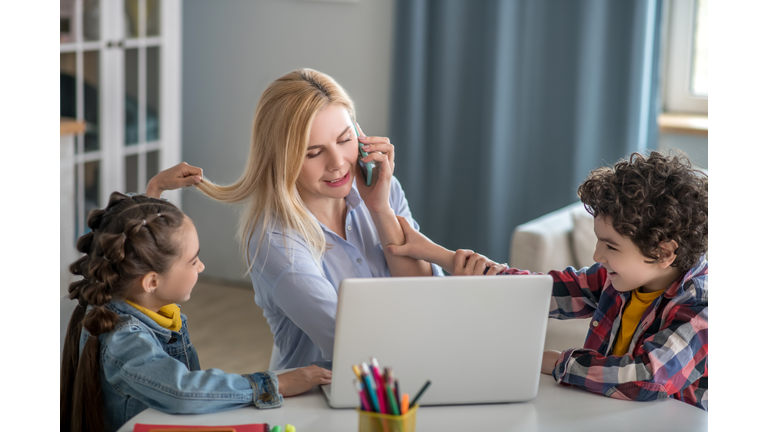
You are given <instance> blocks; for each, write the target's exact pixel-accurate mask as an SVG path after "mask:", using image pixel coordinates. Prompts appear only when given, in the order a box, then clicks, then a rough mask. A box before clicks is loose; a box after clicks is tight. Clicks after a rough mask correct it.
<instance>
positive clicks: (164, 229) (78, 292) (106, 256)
mask: <svg viewBox="0 0 768 432" xmlns="http://www.w3.org/2000/svg"><path fill="white" fill-rule="evenodd" d="M183 221H184V213H182V212H181V210H179V209H178V208H177V207H176V206H174V205H173V204H171V203H169V202H167V201H164V200H160V199H156V198H150V197H147V196H144V195H137V196H134V197H129V196H127V195H123V194H121V193H119V192H113V193H112V195H110V197H109V204H108V205H107V208H105V209H96V210H93V211H92V212H91V213H90V214H89V215H88V228H90V229H91V231H90V232H89V233H87V234H85V235H83V236H82V237H80V238H79V239H78V240H77V250H78V251H80V252H82V253H84V254H85V255H83V256H82V257H81V258H80V259H78V260H77V261H75V262H74V263H72V265H70V267H69V270H70V271H71V272H72V273H73V274H75V275H77V276H82V279H80V280H77V281H75V282H72V283H71V284H70V285H69V298H71V299H74V300H77V301H78V305H77V307H76V308H75V311H74V312H73V313H72V318H71V319H70V321H69V326H68V328H67V336H66V339H65V343H64V352H63V356H62V357H63V358H62V363H61V401H60V402H61V430H62V431H70V430H71V431H103V430H104V412H103V409H104V408H103V404H102V403H101V385H100V370H99V351H100V350H99V335H100V334H102V333H108V332H110V331H112V330H113V329H114V327H115V325H116V324H117V322H118V318H119V317H118V315H117V314H116V313H114V312H112V311H111V310H109V309H107V308H106V307H105V306H106V304H107V303H109V302H110V301H111V300H112V299H115V298H122V297H123V296H124V294H125V293H126V292H127V291H128V289H129V287H131V286H132V285H134V284H135V283H136V282H137V281H139V280H140V279H141V278H142V277H143V276H144V275H146V274H147V273H150V272H153V271H154V272H157V273H159V274H163V273H165V272H166V271H167V270H168V269H169V268H170V267H171V265H172V264H173V262H174V260H175V259H176V258H177V257H178V255H179V252H180V245H179V241H178V239H177V238H176V235H177V233H178V229H179V228H180V227H181V226H182V223H183ZM88 306H91V309H90V310H87V314H86V308H87V307H88ZM82 328H85V329H86V330H88V333H90V337H89V338H88V341H87V342H86V344H85V347H84V348H83V352H82V354H81V355H79V356H78V350H79V342H80V331H81V329H82ZM96 401H98V402H96ZM94 402H95V403H94Z"/></svg>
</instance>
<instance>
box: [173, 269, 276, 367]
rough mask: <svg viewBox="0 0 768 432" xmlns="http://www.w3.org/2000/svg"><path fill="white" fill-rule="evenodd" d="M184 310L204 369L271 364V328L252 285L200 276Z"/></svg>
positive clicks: (182, 305)
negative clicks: (254, 297) (254, 294)
mask: <svg viewBox="0 0 768 432" xmlns="http://www.w3.org/2000/svg"><path fill="white" fill-rule="evenodd" d="M181 312H182V313H184V314H185V315H186V316H187V327H188V328H189V336H190V338H191V339H192V344H193V345H194V346H195V348H196V349H197V353H198V355H199V356H200V366H201V367H202V369H209V368H217V369H221V370H223V371H224V372H229V373H239V374H243V373H254V372H262V371H265V370H267V369H268V368H269V358H270V356H271V354H272V344H273V339H272V332H271V331H270V330H269V325H268V324H267V320H266V319H265V318H264V315H263V313H262V310H261V308H260V307H258V306H257V305H256V303H254V301H253V288H252V287H251V286H250V285H245V284H242V285H236V284H226V283H222V282H219V281H216V280H211V279H204V278H202V277H201V278H200V280H199V281H198V282H197V285H195V289H194V290H193V291H192V296H191V298H190V299H189V301H187V302H185V303H182V304H181Z"/></svg>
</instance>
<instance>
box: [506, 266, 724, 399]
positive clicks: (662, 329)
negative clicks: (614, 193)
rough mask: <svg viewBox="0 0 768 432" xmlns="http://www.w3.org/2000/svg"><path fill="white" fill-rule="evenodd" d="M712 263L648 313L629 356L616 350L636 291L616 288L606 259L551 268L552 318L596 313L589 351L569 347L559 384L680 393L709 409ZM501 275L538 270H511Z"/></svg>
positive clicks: (625, 392)
mask: <svg viewBox="0 0 768 432" xmlns="http://www.w3.org/2000/svg"><path fill="white" fill-rule="evenodd" d="M707 267H708V266H707V260H706V259H705V258H704V256H702V257H701V258H700V259H699V262H698V263H697V264H696V265H695V266H694V268H692V269H691V270H689V271H688V272H687V273H686V274H685V275H683V276H682V277H681V278H680V279H678V280H677V281H675V282H674V283H673V284H672V286H670V287H669V288H668V289H667V291H666V292H665V293H664V294H663V295H661V296H660V297H658V298H657V299H656V300H654V302H653V303H652V304H651V306H649V307H648V309H647V310H646V311H645V313H644V314H643V317H642V318H641V320H640V324H639V325H638V326H637V330H635V334H634V336H633V337H632V341H631V342H630V345H629V350H628V351H627V354H625V355H623V356H615V355H610V353H611V351H612V350H613V345H614V343H615V342H616V336H617V334H618V331H619V327H620V325H621V315H622V311H623V310H624V306H625V305H626V304H627V302H628V301H629V300H630V298H631V293H630V292H625V293H621V292H618V291H616V290H615V289H614V288H613V285H611V283H610V281H609V280H608V277H607V273H608V272H607V270H606V269H605V268H604V267H603V266H602V265H601V264H599V263H597V264H594V265H592V266H591V267H585V268H583V269H581V270H576V269H574V268H573V267H568V268H567V269H565V271H562V272H559V271H551V272H549V275H551V276H552V277H553V278H554V286H553V289H552V305H551V307H550V312H549V316H550V317H551V318H557V319H571V318H591V319H592V323H591V324H590V326H589V332H588V333H587V339H586V341H585V342H584V348H580V349H569V350H566V351H563V353H562V354H561V355H560V358H559V359H558V361H557V365H556V366H555V369H554V370H553V371H552V376H553V377H554V378H555V380H557V382H558V383H561V384H564V385H575V386H579V387H581V388H584V389H586V390H589V391H591V392H594V393H600V394H604V395H606V396H609V397H612V398H616V399H623V400H636V401H651V400H657V399H664V398H667V397H670V398H675V399H678V400H681V401H683V402H686V403H689V404H691V405H695V406H697V407H699V408H702V409H704V410H707V409H708V407H707V401H708V395H707V389H708V382H707V380H708V376H709V373H708V368H707V354H708V351H709V341H708V337H707V331H708V330H707V328H708V325H707V314H708V309H707V301H708V300H707V295H708V291H707V273H708V269H707ZM501 274H512V275H514V274H531V272H529V271H527V270H518V269H515V268H512V269H508V270H506V271H504V272H503V273H501Z"/></svg>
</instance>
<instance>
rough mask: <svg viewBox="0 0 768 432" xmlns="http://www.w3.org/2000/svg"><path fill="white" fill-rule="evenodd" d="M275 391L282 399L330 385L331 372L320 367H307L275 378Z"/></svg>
mask: <svg viewBox="0 0 768 432" xmlns="http://www.w3.org/2000/svg"><path fill="white" fill-rule="evenodd" d="M277 381H278V383H279V384H278V389H277V391H278V392H279V393H280V394H281V395H283V397H289V396H296V395H297V394H301V393H304V392H305V391H307V390H309V389H311V388H312V387H314V386H316V385H324V384H330V383H331V371H329V370H328V369H323V368H321V367H320V366H314V365H313V366H309V367H304V368H300V369H296V370H292V371H290V372H286V373H284V374H280V375H278V376H277Z"/></svg>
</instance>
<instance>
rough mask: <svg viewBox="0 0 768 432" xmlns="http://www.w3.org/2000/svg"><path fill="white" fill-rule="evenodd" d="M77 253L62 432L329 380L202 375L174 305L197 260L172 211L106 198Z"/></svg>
mask: <svg viewBox="0 0 768 432" xmlns="http://www.w3.org/2000/svg"><path fill="white" fill-rule="evenodd" d="M88 227H89V228H90V229H91V232H89V233H87V234H85V235H83V236H82V237H80V239H79V240H78V242H77V249H78V250H79V251H80V252H82V253H84V254H85V255H83V256H82V257H81V258H80V259H78V260H77V261H75V262H74V263H73V264H72V265H71V266H70V271H72V273H74V274H75V275H78V276H82V279H80V280H78V281H76V282H73V283H72V284H71V285H70V287H69V297H70V298H72V299H76V300H78V303H79V304H78V306H77V308H76V309H75V311H74V312H73V313H72V318H71V320H70V323H69V327H68V329H67V336H66V341H65V345H64V353H63V361H62V365H61V430H62V431H70V430H72V431H104V430H107V431H115V430H117V429H118V428H119V427H120V426H121V425H122V424H124V423H125V422H126V421H127V420H129V419H130V418H132V417H133V416H135V415H136V414H138V413H139V412H141V411H143V410H144V409H146V408H148V407H151V408H154V409H157V410H159V411H163V412H167V413H208V412H215V411H223V410H228V409H234V408H239V407H244V406H248V405H256V407H257V408H275V407H279V406H280V405H281V404H282V401H283V396H292V395H296V394H299V393H303V392H305V391H307V390H309V389H310V388H312V387H313V386H315V385H318V384H328V383H330V371H327V370H325V369H321V368H319V367H317V366H310V367H308V368H302V369H297V370H294V371H291V372H288V373H285V374H282V375H280V377H279V380H278V377H277V376H276V375H275V374H274V373H273V372H270V371H267V372H262V373H253V374H245V375H238V374H228V373H225V372H223V371H221V370H218V369H208V370H200V362H199V360H198V356H197V352H196V351H195V348H194V347H193V346H192V344H191V342H190V338H189V334H188V332H187V323H186V317H185V316H184V315H183V314H181V312H180V310H179V306H178V305H177V303H182V302H184V301H186V300H188V299H189V297H190V294H191V292H192V288H193V287H194V285H195V282H197V275H198V273H200V272H202V271H203V269H204V268H205V266H204V265H203V263H202V262H201V261H200V259H199V257H198V254H199V252H200V246H199V241H198V237H197V231H196V230H195V227H194V224H193V223H192V221H191V219H189V218H188V217H186V216H185V215H184V213H182V212H181V210H179V209H178V208H176V207H175V206H174V205H173V204H171V203H169V202H167V201H164V200H160V199H156V198H151V197H148V196H144V195H137V196H134V197H129V196H127V195H123V194H121V193H119V192H114V193H112V195H111V196H110V199H109V205H108V206H107V208H105V209H97V210H94V211H92V212H91V213H90V215H89V217H88Z"/></svg>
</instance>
